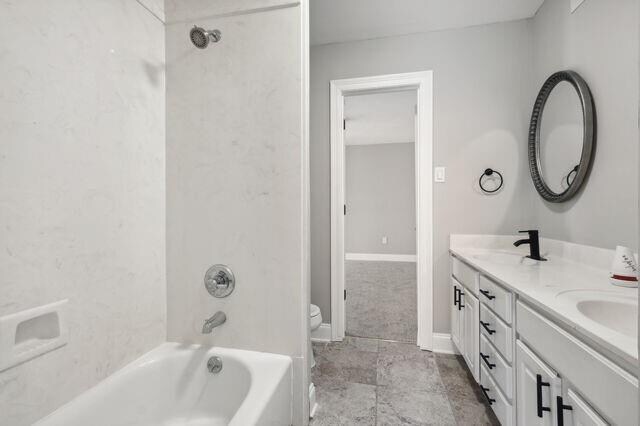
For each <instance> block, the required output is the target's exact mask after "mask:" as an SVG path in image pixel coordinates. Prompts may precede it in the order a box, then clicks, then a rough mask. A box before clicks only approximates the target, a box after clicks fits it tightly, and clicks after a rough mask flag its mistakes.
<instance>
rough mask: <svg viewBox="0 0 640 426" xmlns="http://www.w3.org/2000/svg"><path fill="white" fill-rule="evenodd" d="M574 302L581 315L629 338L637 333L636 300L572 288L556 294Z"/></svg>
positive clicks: (615, 294) (610, 293)
mask: <svg viewBox="0 0 640 426" xmlns="http://www.w3.org/2000/svg"><path fill="white" fill-rule="evenodd" d="M558 297H561V298H563V299H567V300H569V301H571V302H573V303H575V307H576V309H577V310H578V312H580V314H581V315H583V316H585V317H586V318H588V319H589V320H591V321H593V322H595V323H597V324H599V325H601V326H603V327H606V328H608V329H609V330H611V331H614V332H617V333H620V334H623V335H625V336H627V337H630V338H634V339H635V338H636V337H637V335H638V300H637V298H628V297H624V296H622V295H619V294H617V293H614V292H605V291H592V290H572V291H565V292H562V293H560V294H559V295H558Z"/></svg>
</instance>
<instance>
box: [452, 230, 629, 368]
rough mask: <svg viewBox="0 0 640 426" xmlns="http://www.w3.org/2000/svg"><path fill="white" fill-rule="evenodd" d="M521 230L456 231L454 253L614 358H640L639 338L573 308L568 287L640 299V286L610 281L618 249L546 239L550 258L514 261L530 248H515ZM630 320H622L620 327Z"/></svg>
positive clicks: (545, 254) (543, 243)
mask: <svg viewBox="0 0 640 426" xmlns="http://www.w3.org/2000/svg"><path fill="white" fill-rule="evenodd" d="M521 237H522V236H521V235H504V236H503V235H501V236H476V235H452V236H451V249H450V252H451V254H453V255H454V256H456V257H458V258H460V259H462V260H463V261H464V262H465V263H467V264H469V265H471V266H472V267H473V268H475V269H477V270H478V271H480V272H482V273H483V274H485V275H487V276H488V277H490V278H492V279H493V280H494V281H497V282H498V283H500V284H501V285H503V286H504V287H506V288H508V289H509V290H511V291H513V292H514V293H516V294H517V295H518V297H520V298H521V299H522V300H524V301H526V302H528V303H529V304H531V305H533V306H535V307H536V308H538V309H539V310H541V311H543V312H544V313H545V314H547V315H549V316H551V317H552V318H553V319H554V320H557V321H560V322H561V323H562V324H563V325H564V326H566V327H568V328H569V329H571V330H572V331H574V332H575V333H578V334H579V335H581V336H584V337H585V338H587V339H589V340H591V341H593V342H594V343H595V344H597V345H598V346H599V347H600V348H601V349H602V350H604V351H606V352H608V353H610V355H612V357H614V358H617V359H620V360H622V361H624V362H625V363H627V364H629V365H630V366H634V365H636V364H637V362H638V338H637V333H636V337H630V336H627V335H625V334H624V333H618V332H614V331H612V330H610V329H608V328H606V327H604V326H602V325H600V324H598V323H596V322H595V321H592V320H589V319H588V318H586V317H585V316H584V315H582V314H581V313H580V312H579V311H577V309H576V308H575V298H573V297H571V296H569V292H572V291H575V290H578V291H581V290H590V291H593V292H604V296H605V297H612V298H614V299H624V300H628V301H635V302H636V305H637V301H638V289H637V288H623V287H616V286H613V285H611V284H610V283H609V270H608V268H609V266H610V265H611V261H612V260H613V256H614V254H615V250H607V249H601V248H597V247H589V246H583V245H579V244H572V243H566V242H563V241H557V240H550V239H545V238H542V239H541V240H540V244H541V253H542V256H543V257H545V258H547V259H548V261H547V262H536V261H532V260H529V259H524V260H523V262H522V263H513V264H510V263H509V262H510V260H507V259H508V257H504V256H503V257H502V258H500V259H497V258H496V257H494V258H492V257H491V256H492V255H498V257H499V256H500V255H504V254H507V256H508V254H510V253H513V254H517V255H521V256H526V255H528V254H529V252H528V250H529V248H528V247H527V246H523V247H520V248H516V247H514V246H513V242H514V241H516V240H518V239H520V238H521ZM626 326H627V325H626V324H620V329H623V328H625V327H626Z"/></svg>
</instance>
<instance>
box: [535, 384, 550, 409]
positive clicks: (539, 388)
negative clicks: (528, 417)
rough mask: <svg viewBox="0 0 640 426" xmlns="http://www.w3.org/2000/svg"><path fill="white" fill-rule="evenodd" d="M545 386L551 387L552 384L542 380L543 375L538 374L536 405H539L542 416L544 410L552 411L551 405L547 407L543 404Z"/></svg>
mask: <svg viewBox="0 0 640 426" xmlns="http://www.w3.org/2000/svg"><path fill="white" fill-rule="evenodd" d="M543 386H547V387H550V386H551V385H550V384H549V383H547V382H543V381H542V376H541V375H539V374H536V399H537V401H536V405H537V407H538V417H540V418H542V413H543V412H544V411H551V408H550V407H545V406H543V405H542V387H543Z"/></svg>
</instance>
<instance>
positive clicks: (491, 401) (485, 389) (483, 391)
mask: <svg viewBox="0 0 640 426" xmlns="http://www.w3.org/2000/svg"><path fill="white" fill-rule="evenodd" d="M480 389H482V393H483V394H484V397H485V398H487V401H489V405H493V403H494V402H496V400H495V399H493V398H491V397H489V394H488V393H487V392H489V390H490V389H489V388H485V387H484V386H482V385H480Z"/></svg>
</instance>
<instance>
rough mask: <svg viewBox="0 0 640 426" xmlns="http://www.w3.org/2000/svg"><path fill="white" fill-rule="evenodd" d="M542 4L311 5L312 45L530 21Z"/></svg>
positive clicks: (377, 1)
mask: <svg viewBox="0 0 640 426" xmlns="http://www.w3.org/2000/svg"><path fill="white" fill-rule="evenodd" d="M543 2H544V0H311V9H310V15H311V17H310V19H311V44H312V45H318V44H327V43H340V42H345V41H354V40H366V39H371V38H378V37H389V36H397V35H403V34H413V33H422V32H427V31H436V30H445V29H451V28H461V27H469V26H473V25H482V24H490V23H495V22H504V21H514V20H518V19H525V18H531V17H533V16H534V15H535V13H536V12H537V11H538V8H539V7H540V5H541V4H542V3H543Z"/></svg>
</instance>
